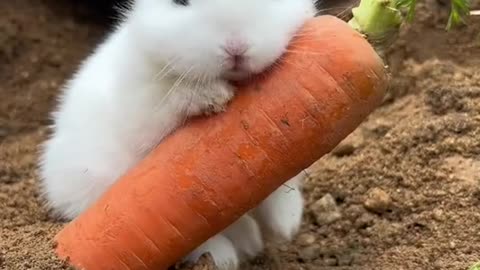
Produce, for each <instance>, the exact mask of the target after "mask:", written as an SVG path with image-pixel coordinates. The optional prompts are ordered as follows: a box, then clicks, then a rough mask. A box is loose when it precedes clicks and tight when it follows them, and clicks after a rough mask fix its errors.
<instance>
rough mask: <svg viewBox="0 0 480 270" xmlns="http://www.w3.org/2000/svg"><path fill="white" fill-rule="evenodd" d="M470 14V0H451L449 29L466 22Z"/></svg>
mask: <svg viewBox="0 0 480 270" xmlns="http://www.w3.org/2000/svg"><path fill="white" fill-rule="evenodd" d="M469 14H470V0H451V12H450V17H449V18H448V23H447V30H450V29H452V27H454V26H457V25H459V24H464V23H465V19H466V18H467V17H468V15H469Z"/></svg>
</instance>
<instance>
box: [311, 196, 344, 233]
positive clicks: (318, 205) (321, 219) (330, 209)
mask: <svg viewBox="0 0 480 270" xmlns="http://www.w3.org/2000/svg"><path fill="white" fill-rule="evenodd" d="M311 210H312V211H313V214H314V216H315V219H316V221H317V223H318V224H319V225H327V224H331V223H333V222H335V221H337V220H339V219H340V218H341V217H342V214H341V213H340V209H339V207H338V206H337V203H336V202H335V199H334V198H333V197H332V195H330V194H329V193H327V194H326V195H325V196H323V197H322V198H321V199H320V200H318V201H316V202H315V203H313V205H312V206H311Z"/></svg>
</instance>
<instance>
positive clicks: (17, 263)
mask: <svg viewBox="0 0 480 270" xmlns="http://www.w3.org/2000/svg"><path fill="white" fill-rule="evenodd" d="M79 2H80V1H67V0H57V1H54V0H15V1H6V0H5V1H0V269H5V270H24V269H41V270H43V269H52V270H55V269H66V268H67V267H66V266H65V265H64V264H63V263H62V262H60V261H57V260H56V259H55V257H54V255H53V253H52V251H51V250H52V244H51V238H52V237H53V235H54V234H55V233H56V232H57V231H58V230H59V229H60V228H61V226H62V224H61V223H59V222H56V221H54V220H53V219H51V218H49V216H48V213H47V211H45V209H43V208H42V204H41V201H40V200H39V196H38V190H37V184H38V181H37V178H36V172H35V169H36V165H35V164H36V157H37V151H38V145H39V143H41V142H42V140H44V139H45V136H46V127H47V125H48V124H50V123H51V122H50V120H49V118H48V113H49V112H50V111H51V110H52V109H53V105H54V104H55V99H56V96H57V94H58V91H59V87H61V85H62V84H63V83H64V82H65V80H66V79H68V77H69V76H70V75H71V74H72V72H74V70H75V69H76V68H77V66H78V64H79V63H80V61H82V59H83V58H84V57H85V56H87V55H88V54H89V53H90V52H91V51H92V50H93V48H94V46H95V45H96V44H97V43H98V42H100V41H101V40H102V38H103V37H104V35H105V33H106V32H107V31H108V29H109V27H111V26H110V25H109V23H110V22H111V21H112V18H114V16H115V15H114V13H110V15H109V16H110V17H107V18H105V16H104V14H105V12H106V11H109V9H108V5H107V3H102V4H101V5H99V4H100V2H101V1H96V3H95V6H92V5H90V6H89V5H85V4H82V3H79ZM94 2H95V1H93V0H92V3H94ZM330 2H331V3H330ZM348 2H353V1H340V0H339V1H337V2H335V1H330V0H329V1H327V2H326V4H327V6H325V7H324V8H325V11H328V12H331V13H334V14H338V13H341V15H342V16H348V11H347V12H343V10H345V8H346V7H348V6H349V3H348ZM331 4H335V5H337V8H334V9H332V7H331V6H330V5H331ZM473 7H474V8H478V9H480V1H478V0H476V1H473ZM448 12H449V10H448V1H440V0H427V1H425V3H424V4H423V5H422V6H420V8H419V14H418V16H417V18H416V21H415V22H414V23H413V24H412V25H409V26H406V27H405V28H404V29H403V30H402V33H401V35H400V39H399V40H398V41H397V42H396V44H395V45H394V47H393V48H392V49H391V50H390V51H389V53H388V64H389V66H390V68H391V70H392V75H393V81H392V87H391V89H390V91H389V93H388V95H387V97H386V99H385V102H384V104H383V105H382V106H381V107H380V108H379V109H378V110H377V111H376V112H375V113H373V114H372V115H371V116H370V117H369V118H368V119H367V120H366V121H365V122H364V123H363V124H362V126H361V127H359V128H358V129H357V130H356V131H355V132H354V133H353V134H352V135H351V136H349V137H348V138H347V139H346V140H345V141H344V142H343V143H342V144H340V145H339V146H338V147H337V148H336V149H335V150H334V151H333V152H332V153H331V154H329V155H327V156H325V157H324V158H322V159H321V160H320V161H318V162H317V163H316V164H314V165H313V166H312V167H311V168H310V169H309V170H308V172H309V179H308V181H307V183H306V185H305V187H304V192H305V195H306V197H307V202H306V207H307V210H306V213H305V222H304V225H303V227H302V231H301V232H300V233H299V235H298V237H297V238H296V239H295V241H294V242H293V243H291V244H279V245H272V246H270V247H269V248H268V249H267V251H266V252H265V254H263V255H262V256H260V257H259V258H257V259H255V260H253V261H252V262H250V263H248V264H247V265H245V266H244V267H243V269H248V270H260V269H262V270H263V269H272V270H300V269H308V270H310V269H312V270H317V269H318V270H321V269H332V270H340V269H345V270H354V269H355V270H356V269H358V270H370V269H379V270H390V269H392V270H393V269H395V270H397V269H398V270H401V269H402V270H407V269H408V270H417V269H420V270H423V269H425V270H426V269H449V270H450V269H451V270H466V269H468V267H469V266H470V265H472V264H473V263H475V262H476V261H478V260H480V248H479V243H480V184H479V183H480V16H478V17H477V18H475V17H474V18H472V20H471V21H470V22H469V26H468V27H461V28H459V29H456V30H454V31H452V32H450V33H446V32H445V30H444V27H445V25H446V20H447V15H448ZM102 14H103V16H102ZM195 269H197V270H200V269H203V270H206V269H213V268H211V267H210V266H208V260H207V263H206V264H205V265H197V266H195Z"/></svg>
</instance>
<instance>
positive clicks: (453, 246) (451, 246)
mask: <svg viewBox="0 0 480 270" xmlns="http://www.w3.org/2000/svg"><path fill="white" fill-rule="evenodd" d="M449 246H450V248H451V249H454V248H455V247H456V246H457V245H456V244H455V242H453V241H452V242H450V244H449Z"/></svg>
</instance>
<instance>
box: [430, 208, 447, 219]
mask: <svg viewBox="0 0 480 270" xmlns="http://www.w3.org/2000/svg"><path fill="white" fill-rule="evenodd" d="M432 216H433V219H435V220H436V221H443V220H444V215H443V211H442V210H440V209H435V210H433V214H432Z"/></svg>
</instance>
